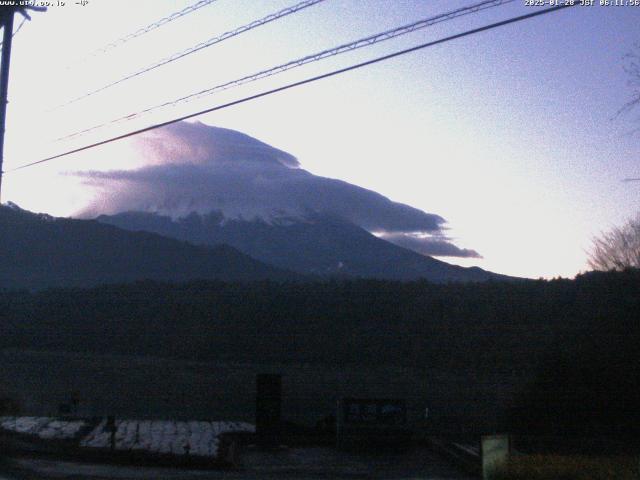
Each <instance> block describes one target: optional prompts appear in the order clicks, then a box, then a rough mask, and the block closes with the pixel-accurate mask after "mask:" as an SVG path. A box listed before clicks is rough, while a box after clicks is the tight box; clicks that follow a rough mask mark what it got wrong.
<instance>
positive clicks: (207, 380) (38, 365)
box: [0, 350, 523, 432]
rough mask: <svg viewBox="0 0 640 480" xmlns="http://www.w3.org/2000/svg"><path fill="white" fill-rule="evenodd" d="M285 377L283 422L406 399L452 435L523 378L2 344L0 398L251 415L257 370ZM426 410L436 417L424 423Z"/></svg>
mask: <svg viewBox="0 0 640 480" xmlns="http://www.w3.org/2000/svg"><path fill="white" fill-rule="evenodd" d="M258 373H279V374H282V376H283V377H282V378H283V418H284V420H285V421H292V422H296V423H299V424H303V425H309V426H313V425H315V423H316V422H317V421H318V420H320V419H322V418H324V417H327V416H330V415H334V414H335V406H336V402H337V400H338V399H339V398H341V397H347V396H354V397H374V398H375V397H381V398H404V399H406V401H407V408H408V416H409V420H410V422H411V424H412V425H414V426H417V427H422V426H427V427H428V428H430V429H432V430H433V429H440V428H441V429H443V430H444V431H447V432H454V431H455V430H456V425H454V424H459V423H461V422H462V421H463V420H464V423H465V425H468V426H470V427H474V428H477V429H479V430H482V429H485V428H489V427H490V426H491V425H492V424H494V423H495V422H496V421H497V417H498V411H499V409H500V407H501V406H503V405H506V404H507V403H508V402H509V401H510V399H511V394H512V393H513V391H514V390H515V388H516V386H517V385H518V382H523V379H521V378H520V379H517V378H506V380H508V381H505V377H504V376H503V375H501V374H500V375H499V374H498V373H496V374H495V375H493V376H492V377H491V378H489V377H488V378H486V381H485V382H483V383H481V384H480V387H481V388H477V389H476V388H469V385H470V384H471V382H472V381H473V382H474V384H476V385H478V382H477V379H475V378H472V374H471V373H468V372H465V371H458V372H457V373H452V372H438V371H430V370H428V369H417V368H405V367H395V366H385V365H384V364H380V365H368V366H352V367H351V366H340V365H321V364H299V365H295V364H251V363H232V362H192V361H174V360H170V359H159V358H149V357H128V356H119V355H118V356H116V355H94V354H80V353H60V352H34V351H21V350H3V351H1V352H0V388H1V389H2V391H1V392H0V396H9V397H11V398H15V399H16V400H17V401H18V403H19V404H20V405H21V408H22V410H23V412H22V413H23V414H28V415H39V416H47V415H57V414H58V407H59V405H60V404H61V403H64V402H67V401H69V398H70V396H71V395H73V394H75V395H77V396H78V397H79V399H80V403H79V406H78V414H81V415H83V416H102V415H111V414H112V415H117V416H121V417H127V418H139V419H153V418H174V419H183V420H211V421H213V420H229V421H247V422H253V421H254V413H255V376H256V374H258ZM425 408H429V418H428V420H427V421H426V422H425V421H424V413H425Z"/></svg>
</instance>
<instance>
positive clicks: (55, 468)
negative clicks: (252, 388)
mask: <svg viewBox="0 0 640 480" xmlns="http://www.w3.org/2000/svg"><path fill="white" fill-rule="evenodd" d="M238 463H239V464H238V466H237V467H236V468H233V469H229V470H179V469H171V468H149V467H124V466H123V467H120V466H112V465H95V464H81V463H72V462H61V461H55V460H48V459H33V458H19V459H12V460H11V461H10V463H8V464H5V467H6V468H5V469H4V470H3V469H2V468H1V467H0V480H48V479H61V480H65V479H66V480H72V479H73V480H80V479H87V480H115V479H117V480H218V479H224V480H257V479H286V480H294V479H297V480H316V479H327V480H346V479H349V480H353V479H359V478H362V479H388V480H391V479H393V480H410V479H411V480H418V479H420V480H470V479H471V478H473V477H469V476H466V475H465V474H463V473H462V472H460V471H458V470H456V469H454V468H453V467H451V466H450V465H448V464H447V463H446V462H444V461H443V460H442V459H441V458H440V457H438V456H437V455H435V454H434V453H433V452H431V451H429V450H427V449H425V448H415V449H412V450H410V451H408V452H404V453H397V454H385V455H379V454H348V453H343V452H337V451H336V450H335V449H331V448H322V447H315V448H282V449H278V450H275V451H263V450H259V449H251V448H247V449H245V450H244V451H243V452H242V453H241V455H240V459H239V462H238ZM4 471H7V473H6V474H5V473H4Z"/></svg>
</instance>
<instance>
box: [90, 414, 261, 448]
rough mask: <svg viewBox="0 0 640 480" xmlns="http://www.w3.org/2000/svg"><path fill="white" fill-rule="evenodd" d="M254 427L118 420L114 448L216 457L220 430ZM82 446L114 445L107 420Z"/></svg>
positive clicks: (252, 428) (105, 446)
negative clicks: (107, 426)
mask: <svg viewBox="0 0 640 480" xmlns="http://www.w3.org/2000/svg"><path fill="white" fill-rule="evenodd" d="M254 431H255V427H254V426H253V425H251V424H249V423H245V422H195V421H191V422H182V421H172V420H117V421H116V433H115V449H116V450H142V451H148V452H153V453H165V454H173V455H190V456H200V457H215V456H217V454H218V448H219V446H220V439H219V436H220V434H222V433H231V432H254ZM80 446H83V447H92V448H111V434H110V432H108V431H107V430H106V420H103V421H102V422H100V424H99V425H98V426H97V427H96V428H95V429H94V430H93V431H92V432H90V433H89V434H88V435H87V436H86V437H85V438H83V439H82V441H81V442H80Z"/></svg>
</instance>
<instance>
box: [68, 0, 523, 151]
mask: <svg viewBox="0 0 640 480" xmlns="http://www.w3.org/2000/svg"><path fill="white" fill-rule="evenodd" d="M514 1H515V0H484V1H482V2H479V3H475V4H473V5H469V6H466V7H462V8H459V9H456V10H452V11H450V12H446V13H442V14H439V15H436V16H433V17H429V18H425V19H421V20H418V21H416V22H413V23H410V24H407V25H403V26H401V27H396V28H393V29H391V30H386V31H384V32H381V33H377V34H374V35H370V36H368V37H364V38H361V39H359V40H355V41H353V42H350V43H346V44H343V45H339V46H337V47H333V48H330V49H327V50H323V51H321V52H317V53H314V54H312V55H307V56H305V57H302V58H299V59H296V60H292V61H289V62H287V63H284V64H281V65H278V66H276V67H272V68H269V69H266V70H262V71H259V72H257V73H253V74H251V75H247V76H244V77H241V78H238V79H235V80H232V81H229V82H225V83H222V84H219V85H216V86H214V87H210V88H207V89H205V90H201V91H199V92H196V93H191V94H189V95H186V96H183V97H180V98H178V99H175V100H172V101H170V102H164V103H162V104H159V105H154V106H152V107H148V108H145V109H143V110H141V111H139V112H136V113H130V114H128V115H124V116H122V117H119V118H116V119H113V120H110V121H108V122H104V123H101V124H99V125H94V126H92V127H89V128H85V129H83V130H80V131H78V132H74V133H72V134H69V135H65V136H63V137H60V138H57V139H56V141H62V140H68V139H71V138H74V137H77V136H79V135H84V134H86V133H89V132H92V131H94V130H97V129H100V128H104V127H106V126H112V125H114V124H118V123H120V122H124V121H130V120H134V119H137V118H139V117H141V116H143V115H147V114H149V113H151V112H154V111H156V110H159V109H161V108H166V107H170V106H175V105H178V104H180V103H184V102H188V101H191V100H196V99H200V98H203V97H205V96H208V95H212V94H214V93H216V92H220V91H223V90H228V89H230V88H234V87H239V86H241V85H244V84H247V83H251V82H255V81H257V80H261V79H264V78H267V77H271V76H273V75H277V74H280V73H283V72H286V71H288V70H291V69H294V68H298V67H301V66H303V65H306V64H308V63H313V62H317V61H320V60H324V59H326V58H329V57H334V56H336V55H340V54H343V53H346V52H350V51H353V50H357V49H359V48H363V47H368V46H371V45H374V44H376V43H380V42H383V41H386V40H390V39H393V38H397V37H399V36H402V35H407V34H409V33H412V32H415V31H417V30H420V29H423V28H426V27H429V26H432V25H435V24H437V23H441V22H445V21H449V20H453V19H455V18H458V17H462V16H465V15H470V14H474V13H477V12H479V11H482V10H486V9H489V8H495V7H498V6H501V5H505V4H507V3H512V2H514Z"/></svg>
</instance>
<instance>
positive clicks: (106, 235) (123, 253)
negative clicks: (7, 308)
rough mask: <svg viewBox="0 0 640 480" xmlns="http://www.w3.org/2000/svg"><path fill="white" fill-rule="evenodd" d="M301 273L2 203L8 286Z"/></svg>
mask: <svg viewBox="0 0 640 480" xmlns="http://www.w3.org/2000/svg"><path fill="white" fill-rule="evenodd" d="M293 278H297V277H296V275H295V274H292V273H289V272H286V271H283V270H280V269H278V268H274V267H271V266H268V265H265V264H264V263H261V262H259V261H257V260H254V259H252V258H250V257H248V256H247V255H244V254H242V253H240V252H238V251H237V250H236V249H234V248H232V247H229V246H226V245H219V246H216V247H204V246H194V245H190V244H188V243H185V242H181V241H178V240H174V239H168V238H164V237H161V236H160V235H157V234H153V233H143V232H136V233H134V232H128V231H124V230H121V229H119V228H116V227H114V226H110V225H105V224H103V223H99V222H95V221H90V220H71V219H63V218H55V217H51V216H49V215H43V214H35V213H31V212H28V211H25V210H22V209H19V208H18V207H16V206H15V205H11V204H10V205H8V206H1V207H0V288H27V289H38V288H45V287H62V286H82V287H86V286H94V285H100V284H107V283H122V282H131V281H136V280H144V279H153V280H162V281H186V280H195V279H206V280H228V281H249V280H262V279H274V280H284V279H293Z"/></svg>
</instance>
